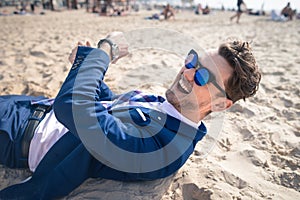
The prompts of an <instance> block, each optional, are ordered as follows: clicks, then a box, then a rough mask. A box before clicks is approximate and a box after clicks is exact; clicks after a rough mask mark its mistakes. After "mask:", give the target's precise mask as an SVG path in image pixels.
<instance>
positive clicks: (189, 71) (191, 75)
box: [183, 68, 196, 82]
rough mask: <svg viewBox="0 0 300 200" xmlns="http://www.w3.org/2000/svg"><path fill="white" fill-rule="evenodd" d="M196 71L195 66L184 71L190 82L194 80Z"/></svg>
mask: <svg viewBox="0 0 300 200" xmlns="http://www.w3.org/2000/svg"><path fill="white" fill-rule="evenodd" d="M195 72H196V70H195V69H194V68H191V69H185V70H184V71H183V75H184V77H185V79H186V80H188V81H189V82H192V81H194V76H195Z"/></svg>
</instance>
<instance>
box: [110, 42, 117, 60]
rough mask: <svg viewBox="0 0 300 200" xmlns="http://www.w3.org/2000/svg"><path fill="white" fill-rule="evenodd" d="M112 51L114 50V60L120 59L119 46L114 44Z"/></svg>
mask: <svg viewBox="0 0 300 200" xmlns="http://www.w3.org/2000/svg"><path fill="white" fill-rule="evenodd" d="M111 50H112V56H113V58H114V59H116V58H118V57H119V47H118V45H116V44H113V45H112V46H111Z"/></svg>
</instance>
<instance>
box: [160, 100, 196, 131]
mask: <svg viewBox="0 0 300 200" xmlns="http://www.w3.org/2000/svg"><path fill="white" fill-rule="evenodd" d="M160 108H161V110H162V111H163V112H165V113H167V114H168V115H170V116H172V117H175V118H176V119H178V120H180V121H182V122H184V123H186V124H188V125H190V126H192V127H194V128H196V129H198V127H199V124H197V123H195V122H193V121H191V120H190V119H188V118H186V117H185V116H183V115H182V114H181V113H180V112H178V111H177V110H176V109H175V108H174V106H173V105H172V104H170V103H169V102H168V101H167V100H166V101H164V102H163V103H162V104H161V106H160Z"/></svg>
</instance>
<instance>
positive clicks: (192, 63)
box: [185, 53, 198, 69]
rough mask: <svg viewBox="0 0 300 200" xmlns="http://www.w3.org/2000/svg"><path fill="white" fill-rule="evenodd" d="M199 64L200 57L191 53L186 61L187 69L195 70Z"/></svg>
mask: <svg viewBox="0 0 300 200" xmlns="http://www.w3.org/2000/svg"><path fill="white" fill-rule="evenodd" d="M197 62H198V55H197V54H194V53H191V54H189V55H188V56H187V58H186V59H185V67H186V68H188V69H191V68H195V67H196V66H197Z"/></svg>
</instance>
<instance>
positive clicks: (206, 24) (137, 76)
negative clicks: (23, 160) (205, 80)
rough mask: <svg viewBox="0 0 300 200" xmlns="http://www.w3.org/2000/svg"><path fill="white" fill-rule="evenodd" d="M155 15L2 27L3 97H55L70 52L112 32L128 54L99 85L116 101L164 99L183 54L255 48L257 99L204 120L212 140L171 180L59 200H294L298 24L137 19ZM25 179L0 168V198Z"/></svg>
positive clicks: (111, 185) (20, 21)
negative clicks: (244, 45) (137, 92)
mask: <svg viewBox="0 0 300 200" xmlns="http://www.w3.org/2000/svg"><path fill="white" fill-rule="evenodd" d="M154 13H155V11H144V12H139V13H131V14H130V15H128V16H123V17H99V16H97V15H94V14H90V13H86V12H85V11H84V10H78V11H63V12H46V14H45V15H26V16H2V17H0V27H1V28H0V47H1V48H0V94H1V95H5V94H26V95H45V96H48V97H55V95H56V94H57V92H58V90H59V88H60V85H61V84H62V83H63V81H64V79H65V77H66V75H67V73H68V70H69V69H70V67H71V66H70V64H69V63H68V61H67V57H68V55H69V53H70V50H71V48H72V47H74V45H75V44H76V42H77V41H86V40H89V41H91V42H92V44H93V45H94V46H95V45H96V43H97V41H98V40H99V39H100V38H103V37H104V36H105V35H106V34H107V33H109V32H111V31H116V30H118V31H123V32H126V33H127V34H128V36H130V38H129V39H130V44H132V45H133V47H132V49H131V53H130V55H129V56H127V57H126V58H123V60H120V62H119V63H117V64H116V65H111V66H110V69H109V70H108V72H107V75H106V79H105V80H106V82H107V84H108V85H109V86H110V87H111V88H112V89H113V90H114V91H115V92H118V93H120V92H125V91H128V90H132V89H142V90H146V91H148V92H155V93H158V94H162V95H163V94H164V90H165V89H166V88H167V87H168V86H169V85H170V84H171V82H172V80H173V78H174V77H175V75H176V73H177V72H178V70H179V69H180V67H181V66H182V64H183V54H182V52H183V51H184V52H187V48H189V47H191V46H193V45H196V46H197V47H196V48H198V49H202V48H208V49H210V48H217V47H218V45H219V44H220V43H222V42H224V41H226V40H227V39H228V38H241V39H245V40H248V41H252V46H253V50H254V54H255V56H256V57H257V62H258V64H259V65H260V70H261V71H262V74H263V77H262V81H261V85H260V90H259V92H258V94H257V95H256V96H255V97H254V98H251V99H249V100H247V101H246V102H239V103H237V104H236V105H234V106H233V107H232V108H231V109H230V110H228V111H227V112H225V113H223V114H221V113H217V114H214V115H212V116H210V117H208V118H207V119H205V120H204V121H205V123H207V127H208V129H209V135H208V136H207V137H206V138H205V139H204V140H203V141H201V142H199V143H198V145H197V147H196V151H195V152H194V154H193V155H192V156H191V157H190V159H189V160H188V161H187V162H186V164H185V165H184V166H183V167H182V168H181V169H180V170H179V171H178V173H177V174H175V175H174V176H172V177H169V178H167V179H162V180H157V181H151V182H141V183H123V182H116V181H110V180H103V179H89V180H87V181H86V182H85V183H84V184H83V185H81V186H80V187H79V188H77V189H76V190H75V191H73V192H72V193H71V194H70V195H69V196H67V197H65V198H63V199H105V200H106V199H112V200H119V199H132V200H136V199H138V200H148V199H149V200H150V199H151V200H153V199H155V200H160V199H162V200H171V199H178V200H181V199H182V200H193V199H197V200H202V199H205V200H206V199H224V200H227V199H228V200H231V199H236V200H239V199H243V200H244V199H258V200H263V199H270V200H271V199H285V200H288V199H300V145H299V144H300V125H299V119H300V98H299V97H300V87H299V85H300V80H299V77H300V70H299V69H300V54H299V50H300V49H299V47H300V20H298V21H291V22H286V23H279V22H272V21H269V20H268V17H257V16H246V15H243V16H242V18H241V21H240V22H241V23H240V24H236V23H233V22H230V20H229V17H230V16H231V15H232V14H233V13H228V12H215V13H213V14H211V15H208V16H199V15H194V14H193V13H192V12H180V13H177V15H176V19H175V20H170V21H158V20H146V19H144V18H145V17H147V16H151V15H152V14H154ZM149 28H150V29H149ZM136 29H139V31H133V30H136ZM175 31H177V32H175ZM146 33H147V34H146ZM176 34H178V35H176ZM133 36H134V37H133ZM181 37H182V38H181ZM148 41H150V43H147V42H148ZM159 41H161V42H159ZM187 44H188V45H187ZM28 174H29V173H28V171H26V170H11V169H7V168H5V167H3V166H1V167H0V180H1V181H0V189H3V188H5V187H6V186H8V185H11V184H15V183H18V182H19V181H21V180H23V179H25V178H26V177H27V176H28Z"/></svg>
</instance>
